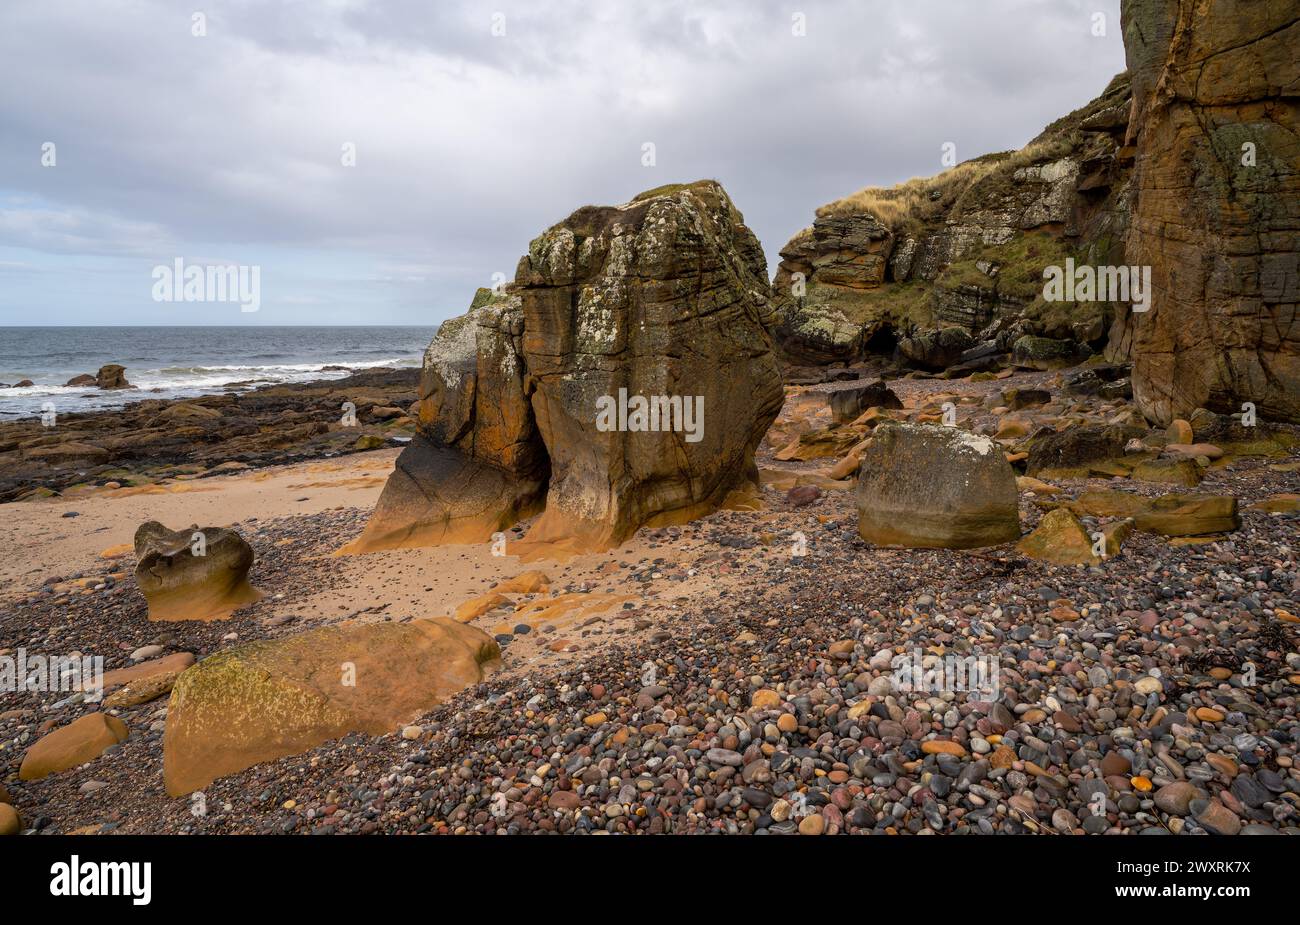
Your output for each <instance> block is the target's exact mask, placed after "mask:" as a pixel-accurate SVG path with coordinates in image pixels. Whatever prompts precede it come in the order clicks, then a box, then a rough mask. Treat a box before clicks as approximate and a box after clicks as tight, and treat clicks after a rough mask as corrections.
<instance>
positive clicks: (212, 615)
mask: <svg viewBox="0 0 1300 925" xmlns="http://www.w3.org/2000/svg"><path fill="white" fill-rule="evenodd" d="M135 556H136V567H135V581H136V584H137V585H139V587H140V591H141V592H143V594H144V597H145V600H146V601H148V603H149V619H150V620H224V619H226V618H227V617H229V616H230V615H231V614H232V613H234V612H235V611H236V610H238V609H239V608H241V607H246V606H248V605H249V604H252V603H254V602H256V601H258V600H260V599H261V597H262V594H261V592H260V591H258V590H257V589H255V588H254V587H253V586H252V585H250V584H249V583H248V570H249V569H250V568H252V565H253V547H251V546H249V545H248V543H247V542H246V541H245V540H244V538H243V537H241V536H240V535H239V534H238V533H236V532H235V531H234V530H230V529H227V528H226V527H204V528H202V529H200V528H199V527H197V526H194V527H190V528H189V529H188V530H168V529H167V528H166V527H164V526H163V525H162V524H160V523H158V522H157V521H156V520H151V521H149V522H148V523H144V524H141V525H140V527H139V528H138V529H137V530H136V531H135Z"/></svg>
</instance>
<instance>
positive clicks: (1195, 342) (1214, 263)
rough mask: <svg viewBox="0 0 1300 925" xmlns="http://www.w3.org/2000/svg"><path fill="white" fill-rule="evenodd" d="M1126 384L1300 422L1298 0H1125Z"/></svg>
mask: <svg viewBox="0 0 1300 925" xmlns="http://www.w3.org/2000/svg"><path fill="white" fill-rule="evenodd" d="M1123 13H1124V37H1125V48H1126V51H1127V58H1128V65H1129V71H1130V73H1131V74H1132V79H1133V118H1132V121H1131V122H1130V124H1129V130H1128V131H1129V136H1130V141H1131V143H1132V144H1134V145H1135V147H1136V153H1137V160H1136V165H1135V168H1134V174H1133V207H1132V220H1131V223H1130V228H1129V232H1128V241H1127V243H1128V262H1129V263H1133V264H1140V265H1146V266H1150V267H1151V268H1152V285H1153V289H1154V300H1153V305H1152V307H1151V309H1150V311H1149V312H1146V313H1142V314H1135V315H1132V316H1130V317H1129V318H1128V319H1127V320H1128V322H1129V324H1130V326H1131V330H1128V331H1126V332H1124V335H1125V336H1126V337H1128V338H1129V339H1130V340H1131V342H1132V354H1133V396H1134V399H1135V400H1136V401H1137V404H1138V406H1139V407H1140V408H1141V410H1142V412H1143V413H1144V414H1145V415H1146V416H1147V417H1148V418H1150V419H1152V420H1154V421H1157V422H1159V423H1162V424H1163V423H1168V422H1169V421H1170V420H1171V419H1173V418H1177V417H1182V416H1186V415H1187V414H1189V413H1190V412H1191V411H1192V410H1194V409H1196V408H1200V407H1207V408H1210V409H1212V410H1218V411H1239V410H1241V407H1240V406H1241V403H1242V402H1253V403H1254V404H1255V405H1256V406H1257V409H1258V412H1259V414H1260V416H1261V417H1272V418H1278V419H1283V420H1290V421H1297V420H1300V316H1297V312H1296V306H1297V303H1300V7H1298V6H1297V5H1296V4H1295V3H1294V2H1284V0H1277V2H1270V0H1265V2H1259V3H1206V2H1198V0H1129V2H1127V3H1125V4H1124V9H1123Z"/></svg>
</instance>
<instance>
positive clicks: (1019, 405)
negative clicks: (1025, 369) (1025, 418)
mask: <svg viewBox="0 0 1300 925" xmlns="http://www.w3.org/2000/svg"><path fill="white" fill-rule="evenodd" d="M1051 400H1052V393H1051V392H1049V391H1047V389H1006V390H1005V391H1003V393H1002V404H1004V405H1005V406H1006V407H1008V408H1010V409H1011V410H1012V411H1020V410H1023V409H1025V408H1032V407H1034V406H1036V405H1045V404H1047V403H1048V402H1049V401H1051Z"/></svg>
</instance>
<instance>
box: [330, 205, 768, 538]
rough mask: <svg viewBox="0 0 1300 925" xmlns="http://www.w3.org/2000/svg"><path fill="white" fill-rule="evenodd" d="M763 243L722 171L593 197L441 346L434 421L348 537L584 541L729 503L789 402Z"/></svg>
mask: <svg viewBox="0 0 1300 925" xmlns="http://www.w3.org/2000/svg"><path fill="white" fill-rule="evenodd" d="M767 293H768V286H767V283H766V265H765V261H764V258H763V252H762V248H761V247H760V246H759V243H758V240H757V239H756V238H755V237H754V235H753V232H751V231H750V230H749V229H748V228H747V227H746V226H745V225H744V223H743V218H742V216H741V215H740V213H739V212H738V211H737V210H736V208H735V206H734V205H733V204H732V202H731V200H730V199H729V198H728V197H727V194H726V193H725V192H724V191H723V189H722V187H721V186H719V185H718V184H717V183H714V182H712V181H702V182H699V183H693V184H688V185H676V186H669V187H661V188H659V189H656V190H651V191H649V192H648V193H644V194H642V195H641V196H638V197H637V198H636V199H634V200H633V201H632V202H630V203H627V204H626V205H622V206H606V207H596V206H588V207H585V208H583V209H579V210H578V211H577V212H575V213H573V214H572V215H571V216H569V218H567V219H565V220H564V221H563V222H561V223H560V224H558V225H556V226H554V227H553V228H551V229H549V230H548V231H546V232H545V233H544V234H542V235H541V236H540V237H538V238H537V239H536V240H534V241H533V242H532V243H531V244H530V246H529V250H528V254H527V255H525V256H524V257H523V258H522V259H521V261H520V263H519V269H518V272H517V273H516V278H515V282H514V284H513V285H512V286H511V287H509V289H508V290H507V291H505V292H503V293H497V294H493V293H487V294H486V295H485V296H481V297H480V298H477V299H476V302H475V305H472V306H471V309H470V312H469V313H468V314H467V315H466V316H463V317H462V318H459V319H455V320H454V321H451V322H447V323H446V324H444V325H443V327H442V329H440V330H439V332H438V336H437V337H436V338H435V339H434V341H433V343H432V344H431V345H430V347H429V350H428V352H427V353H426V355H425V362H424V373H423V379H422V383H421V406H420V421H419V435H418V436H417V437H416V438H415V439H413V440H412V441H411V444H410V445H409V446H408V447H407V449H406V450H405V451H404V452H403V453H402V456H401V457H399V460H398V467H397V469H398V471H397V472H396V473H395V474H394V475H393V477H392V478H391V479H390V480H389V483H388V485H387V486H386V487H385V489H384V493H383V495H382V496H381V498H380V501H379V503H378V505H377V506H376V510H375V514H374V516H373V517H372V518H371V522H370V523H369V524H368V525H367V528H366V531H365V533H364V534H363V536H362V537H361V538H360V540H358V541H357V542H355V543H353V544H351V545H350V546H349V547H345V551H349V552H352V551H366V550H368V549H375V548H390V547H392V546H417V545H429V544H434V543H446V542H483V541H486V540H487V539H489V538H490V537H491V535H492V534H493V533H494V532H497V531H500V530H503V529H505V528H506V527H508V526H510V525H512V524H514V523H516V522H517V521H519V520H521V519H523V518H525V517H528V516H531V515H532V514H534V513H537V512H538V511H539V510H542V511H543V513H542V516H541V517H540V518H539V519H538V520H537V522H536V523H535V524H534V525H533V527H532V529H531V530H530V531H529V534H528V536H527V540H526V542H527V543H528V544H529V545H531V546H533V547H534V548H535V549H536V548H539V547H540V548H543V549H549V550H560V549H566V550H576V549H596V548H605V547H608V546H610V545H616V544H618V543H621V542H622V541H623V540H625V539H626V538H627V537H629V536H631V534H632V533H634V532H635V531H636V530H637V529H638V528H639V527H641V526H644V525H658V524H663V523H669V522H677V521H682V520H686V519H690V518H692V517H696V516H701V515H703V514H706V513H709V512H711V511H713V510H715V509H717V508H718V507H720V506H721V505H722V503H723V501H724V500H725V499H726V497H727V496H728V495H729V494H730V493H731V492H732V491H733V490H735V489H739V488H741V487H742V486H744V485H745V484H748V483H752V482H753V480H754V479H756V477H757V470H756V469H755V467H754V464H753V454H754V450H755V448H756V447H757V446H758V443H759V441H760V440H761V439H762V437H763V435H764V433H765V432H766V431H767V428H768V426H769V425H770V424H771V422H772V421H773V419H774V418H775V417H776V414H777V412H778V411H779V410H780V407H781V404H782V401H783V399H784V392H783V389H782V386H781V378H780V370H779V367H778V364H777V361H776V357H775V354H774V352H773V346H772V339H771V334H770V330H769V328H770V326H771V324H772V315H771V309H770V306H769V304H768V295H767Z"/></svg>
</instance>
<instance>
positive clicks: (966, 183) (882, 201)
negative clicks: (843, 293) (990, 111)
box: [817, 151, 1012, 235]
mask: <svg viewBox="0 0 1300 925" xmlns="http://www.w3.org/2000/svg"><path fill="white" fill-rule="evenodd" d="M1011 156H1012V153H1011V152H1009V151H1002V152H998V153H996V154H985V155H983V156H981V157H977V158H973V159H972V160H969V161H963V162H962V163H960V164H958V165H957V166H956V167H952V168H950V169H948V170H945V171H944V172H943V173H940V174H936V175H935V176H933V177H913V178H912V179H911V180H908V181H907V182H905V183H900V184H898V185H897V186H891V187H883V186H868V187H867V188H866V189H860V190H858V191H857V192H856V193H853V194H852V195H850V196H845V197H844V198H843V199H837V200H835V201H834V202H831V203H828V204H826V205H824V206H822V207H821V208H820V209H818V210H817V217H818V218H825V217H827V216H833V215H846V214H852V213H856V212H867V213H869V214H871V215H873V216H875V217H876V219H877V220H878V221H879V222H880V223H881V224H882V225H884V226H885V227H886V228H888V229H889V230H890V231H892V232H893V233H894V234H912V235H915V234H918V233H919V232H920V231H921V229H923V228H924V227H925V226H926V225H927V224H928V223H929V222H932V221H934V220H935V219H937V218H938V217H939V216H941V215H943V214H944V213H946V212H947V211H948V210H949V209H950V208H952V206H953V204H954V203H955V202H956V201H957V200H958V198H960V196H961V194H962V193H964V192H965V191H966V190H967V189H968V188H969V187H970V186H971V184H973V183H975V182H976V181H978V180H980V179H981V178H983V177H985V176H987V175H988V174H989V173H990V172H992V171H993V170H995V169H997V167H998V165H999V164H1001V163H1002V162H1003V161H1004V160H1006V159H1007V158H1009V157H1011Z"/></svg>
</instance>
